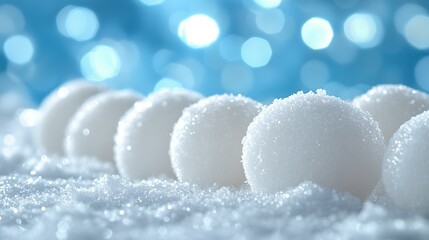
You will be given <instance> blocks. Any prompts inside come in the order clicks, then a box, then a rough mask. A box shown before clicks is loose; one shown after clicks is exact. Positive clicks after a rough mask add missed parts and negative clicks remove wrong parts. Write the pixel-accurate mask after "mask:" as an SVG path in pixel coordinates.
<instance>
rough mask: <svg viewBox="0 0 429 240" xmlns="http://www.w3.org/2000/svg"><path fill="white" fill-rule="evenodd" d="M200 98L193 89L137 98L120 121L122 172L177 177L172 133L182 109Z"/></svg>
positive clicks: (118, 140)
mask: <svg viewBox="0 0 429 240" xmlns="http://www.w3.org/2000/svg"><path fill="white" fill-rule="evenodd" d="M201 98H202V96H201V95H200V94H198V93H195V92H191V91H186V90H165V91H160V92H156V93H154V94H151V95H150V96H148V97H147V98H146V99H144V100H143V101H140V102H137V103H136V104H135V105H134V106H133V107H132V108H131V109H130V110H129V111H128V112H127V113H126V114H125V115H124V116H123V117H122V119H121V121H120V122H119V125H118V132H117V134H116V137H115V162H116V165H117V167H118V170H119V173H120V174H121V175H122V176H123V177H125V178H128V179H134V180H141V179H144V178H148V177H153V176H158V175H166V176H169V177H175V175H174V173H173V169H172V167H171V160H170V156H169V154H168V151H169V147H170V138H171V137H170V135H171V132H172V131H173V127H174V124H175V123H176V122H177V120H178V119H179V117H180V116H181V115H182V112H183V109H184V108H186V107H188V106H189V105H191V104H193V103H196V102H197V101H199V100H200V99H201Z"/></svg>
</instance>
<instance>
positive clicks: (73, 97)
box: [34, 80, 106, 155]
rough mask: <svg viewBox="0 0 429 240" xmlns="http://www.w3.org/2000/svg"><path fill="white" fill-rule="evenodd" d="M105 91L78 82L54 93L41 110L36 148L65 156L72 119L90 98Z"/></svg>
mask: <svg viewBox="0 0 429 240" xmlns="http://www.w3.org/2000/svg"><path fill="white" fill-rule="evenodd" d="M105 90H106V88H105V87H103V86H102V85H100V84H94V83H91V82H87V81H84V80H77V81H71V82H67V83H65V84H64V85H62V86H60V87H59V88H58V89H56V90H55V91H53V92H52V93H51V94H50V95H49V96H48V97H47V98H46V99H45V100H44V101H43V102H42V104H41V106H40V109H39V113H40V114H39V121H38V123H37V125H36V127H35V129H34V130H35V131H34V139H35V144H36V146H37V147H38V148H40V149H42V150H43V151H45V153H47V154H58V155H62V154H64V150H63V146H64V135H65V133H64V132H65V129H66V127H67V124H68V123H69V121H70V119H71V117H72V116H73V114H74V113H75V112H76V111H77V109H78V108H79V107H80V106H81V105H82V104H83V103H84V102H85V101H86V100H87V99H88V98H90V97H91V96H94V95H96V94H98V93H101V92H103V91H105Z"/></svg>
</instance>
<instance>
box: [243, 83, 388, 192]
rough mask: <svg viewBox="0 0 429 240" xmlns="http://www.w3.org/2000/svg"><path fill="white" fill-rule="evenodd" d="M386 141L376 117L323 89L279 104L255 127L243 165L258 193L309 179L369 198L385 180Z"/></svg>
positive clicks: (246, 142) (245, 146) (258, 119)
mask: <svg viewBox="0 0 429 240" xmlns="http://www.w3.org/2000/svg"><path fill="white" fill-rule="evenodd" d="M383 151H384V140H383V136H382V133H381V131H380V129H379V128H378V125H377V123H376V122H375V121H374V120H373V119H372V118H371V116H370V115H369V114H368V113H366V112H364V111H362V110H360V109H358V108H356V107H354V106H353V105H352V104H350V103H347V102H345V101H342V100H340V99H338V98H335V97H332V96H327V95H326V93H325V92H324V91H322V90H318V92H317V94H315V93H312V92H310V93H307V94H303V93H298V94H295V95H292V96H290V97H288V98H286V99H281V100H275V101H274V103H273V104H271V105H270V106H268V107H267V108H266V109H264V110H263V111H262V112H261V113H260V114H259V115H258V116H257V117H256V118H255V119H254V121H253V122H252V123H251V124H250V125H249V128H248V130H247V135H246V137H245V138H244V139H243V166H244V170H245V173H246V177H247V180H248V182H249V184H250V186H251V187H252V189H254V190H256V191H261V192H276V191H282V190H285V189H287V188H288V187H293V186H297V185H298V184H300V183H301V182H303V181H313V182H315V183H317V184H320V185H323V186H327V187H332V188H336V189H339V190H342V191H347V192H350V193H352V194H354V195H355V196H358V197H360V198H365V197H367V196H368V195H369V194H370V192H371V191H372V190H373V188H374V187H375V185H376V184H377V182H378V181H379V179H380V175H381V165H382V158H383Z"/></svg>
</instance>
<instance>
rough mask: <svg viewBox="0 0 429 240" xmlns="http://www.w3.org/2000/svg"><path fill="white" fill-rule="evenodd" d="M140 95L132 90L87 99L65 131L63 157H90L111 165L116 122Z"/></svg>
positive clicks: (107, 93) (106, 93) (139, 98)
mask: <svg viewBox="0 0 429 240" xmlns="http://www.w3.org/2000/svg"><path fill="white" fill-rule="evenodd" d="M141 98H142V96H141V95H140V94H138V93H136V92H133V91H127V90H122V91H110V92H105V93H101V94H98V95H96V96H94V97H92V98H90V99H88V100H87V101H86V102H85V103H84V104H83V105H82V106H81V107H80V108H79V109H78V110H77V111H76V113H75V114H74V116H73V117H72V118H71V120H70V124H69V125H68V126H67V129H66V139H65V147H64V148H65V152H66V155H67V156H81V157H94V158H98V159H99V160H103V161H108V162H112V163H113V162H114V160H113V159H114V157H113V146H114V137H115V134H116V130H117V128H118V122H119V120H120V118H121V117H122V115H124V114H125V112H126V111H127V110H128V109H130V108H131V107H132V106H133V105H134V103H135V102H137V101H138V100H141Z"/></svg>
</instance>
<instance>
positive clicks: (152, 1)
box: [140, 0, 164, 6]
mask: <svg viewBox="0 0 429 240" xmlns="http://www.w3.org/2000/svg"><path fill="white" fill-rule="evenodd" d="M140 2H142V3H143V4H145V5H148V6H155V5H159V4H161V3H163V2H164V0H140Z"/></svg>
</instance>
